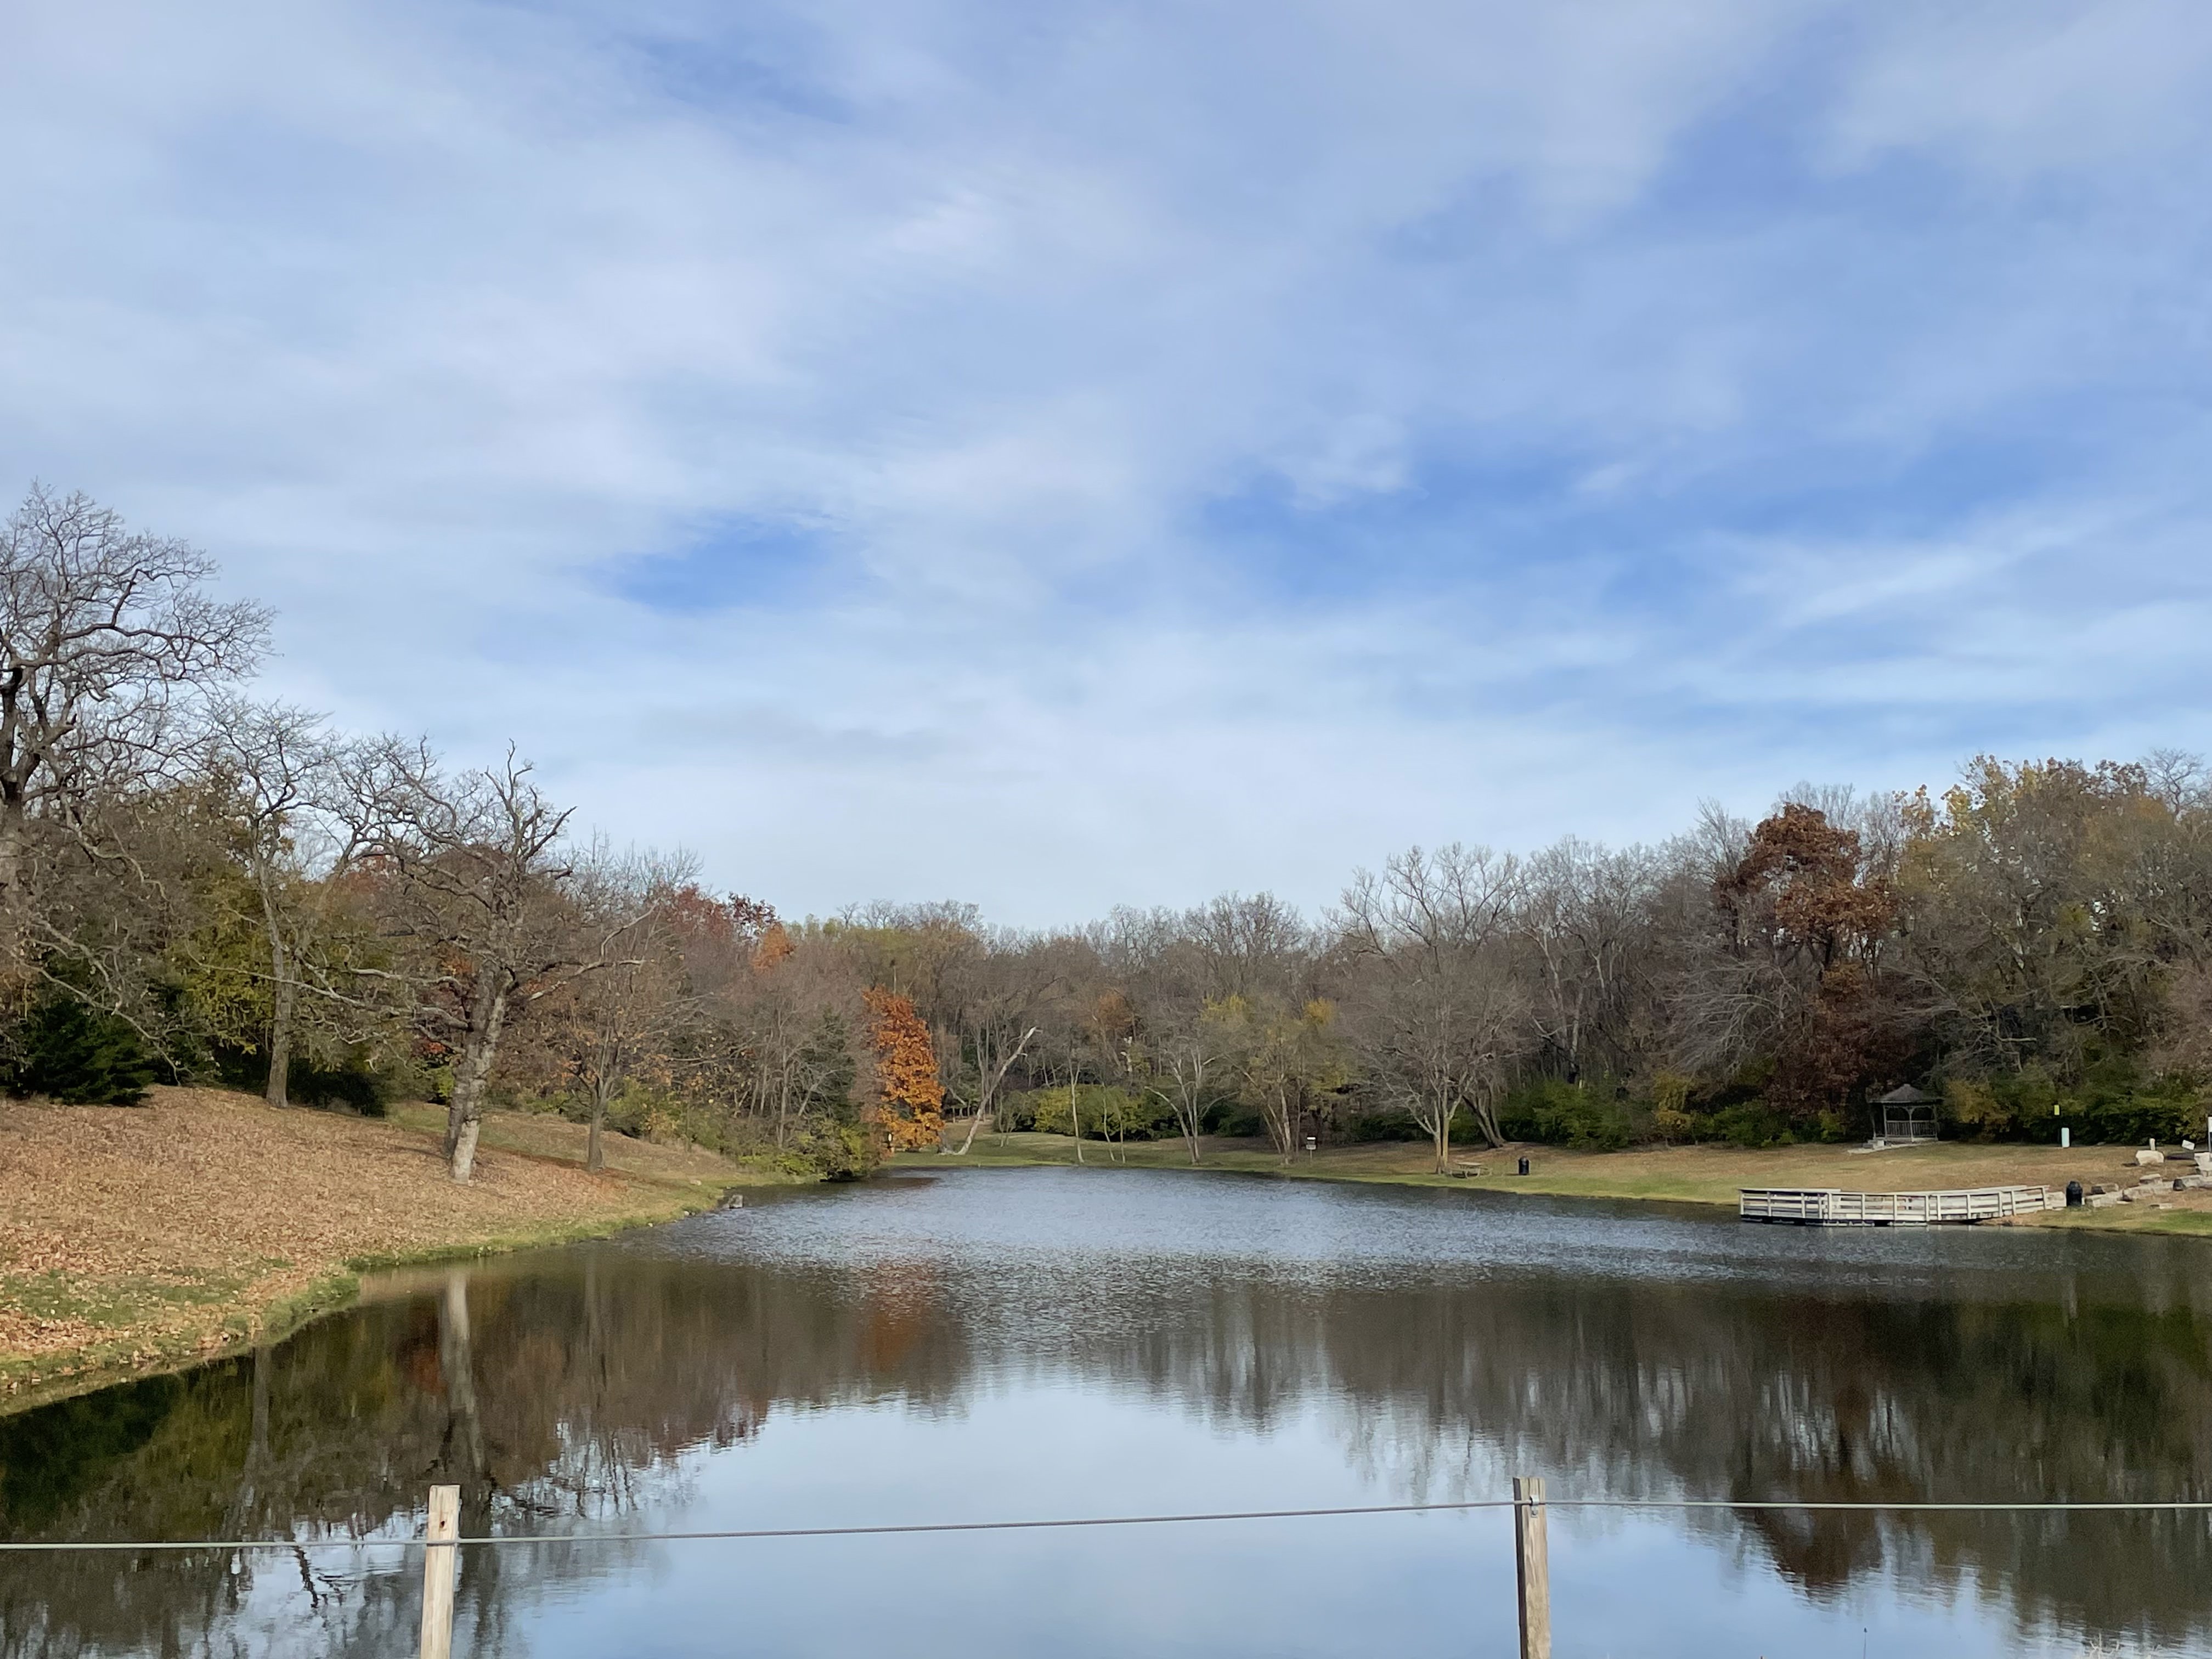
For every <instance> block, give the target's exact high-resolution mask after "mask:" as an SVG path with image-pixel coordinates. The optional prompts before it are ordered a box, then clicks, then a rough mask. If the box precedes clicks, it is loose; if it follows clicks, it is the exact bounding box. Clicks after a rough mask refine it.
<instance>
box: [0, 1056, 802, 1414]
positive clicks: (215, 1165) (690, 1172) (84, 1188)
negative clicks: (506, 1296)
mask: <svg viewBox="0 0 2212 1659" xmlns="http://www.w3.org/2000/svg"><path fill="white" fill-rule="evenodd" d="M443 1126H444V1112H443V1110H442V1109H441V1108H438V1107H434V1106H427V1105H410V1106H403V1107H399V1108H397V1109H395V1110H394V1113H393V1115H392V1116H391V1117H389V1118H386V1119H382V1120H377V1119H368V1118H356V1117H349V1116H344V1115H339V1114H336V1113H330V1112H318V1111H309V1110H304V1109H290V1110H285V1111H276V1110H272V1109H270V1108H269V1107H268V1106H266V1105H264V1103H262V1102H260V1101H259V1100H258V1099H256V1098H253V1097H249V1096H244V1095H236V1094H229V1093H225V1092H222V1091H216V1090H207V1089H157V1090H155V1091H154V1093H153V1096H152V1097H151V1099H150V1100H149V1103H147V1104H146V1105H144V1106H143V1107H114V1106H56V1105H51V1104H46V1103H35V1102H27V1101H12V1100H11V1101H0V1410H5V1409H10V1408H14V1407H20V1406H21V1405H23V1404H26V1403H28V1402H29V1401H33V1400H36V1399H41V1398H46V1397H50V1396H51V1395H54V1394H57V1393H63V1392H70V1391H72V1390H73V1389H76V1388H81V1387H83V1386H88V1384H89V1383H93V1382H95V1381H99V1380H102V1379H104V1378H106V1376H111V1375H117V1374H121V1373H124V1372H127V1371H131V1370H146V1369H153V1368H159V1367H161V1366H163V1365H170V1364H179V1363H184V1362H188V1361H191V1360H195V1359H199V1358H206V1357H209V1356H211V1355H213V1354H216V1353H218V1352H222V1350H224V1349H225V1348H227V1347H230V1346H234V1345H237V1344H240V1343H244V1342H248V1341H251V1340H255V1339H257V1338H259V1337H265V1336H266V1335H268V1334H270V1333H272V1332H273V1331H276V1330H277V1329H280V1328H283V1326H285V1325H288V1324H290V1323H293V1322H296V1321H297V1320H299V1319H300V1318H301V1317H303V1316H306V1315H307V1314H309V1313H312V1312H314V1311H317V1310H320V1309H323V1308H326V1307H331V1306H336V1305H338V1304H342V1303H343V1302H344V1301H346V1300H349V1298H350V1297H352V1295H353V1294H354V1293H355V1291H356V1280H355V1275H356V1274H357V1273H360V1272H362V1271H364V1270H366V1269H368V1268H371V1267H385V1266H391V1265H396V1264H398V1263H401V1262H404V1261H424V1260H431V1259H435V1258H437V1257H440V1256H448V1255H466V1254H475V1253H479V1252H484V1251H491V1250H501V1249H520V1248H523V1247H526V1246H529V1245H533V1244H542V1243H554V1242H557V1241H559V1240H562V1239H568V1238H576V1237H589V1236H593V1235H597V1234H604V1233H608V1232H612V1231H617V1230H619V1229H621V1228H623V1227H629V1226H635V1225H641V1224H644V1223H647V1222H653V1221H659V1220H665V1219H668V1218H672V1217H675V1216H678V1215H681V1214H683V1213H684V1212H687V1211H690V1210H696V1209H700V1208H703V1207H705V1206H708V1205H711V1204H713V1203H714V1201H715V1200H717V1199H718V1198H719V1197H720V1194H722V1193H723V1192H724V1191H725V1190H726V1188H729V1187H731V1186H734V1185H739V1184H749V1183H758V1182H764V1181H766V1180H768V1179H769V1177H766V1176H762V1175H760V1174H759V1173H757V1171H752V1170H747V1169H745V1168H744V1167H742V1166H740V1165H738V1164H732V1163H729V1162H727V1161H726V1160H724V1159H722V1158H718V1157H715V1156H714V1154H712V1153H709V1152H702V1151H700V1150H698V1149H697V1148H695V1147H688V1146H687V1147H666V1146H651V1145H647V1144H645V1143H642V1142H638V1141H633V1140H629V1139H623V1137H621V1136H616V1135H611V1136H609V1137H608V1140H607V1150H608V1161H609V1165H610V1167H609V1168H608V1169H607V1170H605V1171H604V1172H603V1173H601V1174H599V1175H592V1174H588V1173H586V1171H585V1170H584V1168H583V1158H584V1131H583V1129H582V1128H581V1127H580V1126H578V1125H575V1124H572V1123H568V1122H565V1121H562V1120H560V1119H558V1118H553V1117H544V1116H536V1115H513V1114H506V1113H492V1114H489V1115H487V1116H486V1118H485V1121H484V1133H483V1142H482V1151H481V1152H480V1153H479V1155H478V1159H477V1174H476V1179H475V1180H474V1181H473V1182H471V1184H470V1185H469V1186H467V1187H455V1186H454V1185H453V1182H450V1181H448V1180H447V1178H446V1175H445V1169H444V1164H443V1160H442V1158H441V1142H440V1138H441V1132H442V1129H443Z"/></svg>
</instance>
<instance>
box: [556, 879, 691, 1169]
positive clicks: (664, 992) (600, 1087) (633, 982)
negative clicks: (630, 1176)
mask: <svg viewBox="0 0 2212 1659" xmlns="http://www.w3.org/2000/svg"><path fill="white" fill-rule="evenodd" d="M695 874H696V869H695V867H694V865H693V861H692V860H690V858H689V857H688V856H687V855H684V854H677V855H675V856H674V857H672V858H670V857H662V856H659V855H656V854H637V853H627V854H615V853H612V852H611V851H609V849H608V848H606V847H605V845H604V844H596V845H594V846H593V847H592V851H591V854H590V856H589V857H588V858H587V859H586V860H585V862H584V865H583V867H582V868H581V870H580V872H578V877H577V881H576V888H577V891H576V895H575V899H576V906H577V912H578V915H577V920H578V922H579V924H580V927H582V929H583V930H584V933H585V936H586V943H587V944H590V945H592V947H593V948H595V949H598V950H599V951H600V952H601V954H602V956H603V957H605V959H606V960H605V967H604V968H603V969H601V970H600V971H599V972H597V973H593V974H590V975H586V976H583V977H581V978H578V979H575V980H574V981H572V982H571V985H570V987H569V993H568V994H569V997H570V999H571V1000H572V1003H573V1006H571V1008H570V1009H569V1010H568V1015H569V1020H568V1033H569V1042H568V1048H569V1054H570V1064H571V1065H572V1066H573V1067H574V1072H575V1074H576V1077H577V1079H578V1080H579V1081H580V1082H581V1083H582V1084H583V1085H584V1086H585V1088H586V1089H587V1090H588V1091H590V1094H591V1102H592V1120H591V1133H590V1136H589V1139H588V1140H587V1141H586V1151H585V1154H584V1167H585V1168H586V1169H587V1170H599V1169H602V1168H604V1167H605V1147H604V1144H603V1141H604V1136H605V1128H606V1121H607V1108H608V1107H609V1106H610V1105H611V1104H612V1103H613V1102H614V1099H615V1097H617V1095H619V1094H620V1093H621V1092H622V1090H623V1085H624V1084H625V1083H627V1082H628V1081H629V1079H630V1078H631V1076H632V1075H633V1074H634V1073H635V1071H636V1069H637V1067H638V1066H639V1065H640V1064H641V1062H643V1061H644V1060H647V1058H648V1057H649V1056H650V1055H651V1054H653V1052H654V1050H655V1049H656V1048H659V1046H660V1045H662V1044H663V1043H665V1042H666V1040H667V1039H668V1038H669V1037H671V1036H673V1035H674V1034H675V1033H676V1032H677V1031H678V1030H679V1029H680V1028H681V1027H682V1026H683V1025H684V1024H685V1023H686V1022H687V1021H689V1020H690V1018H693V1016H694V1013H695V1010H694V1008H693V1006H692V1000H691V999H690V997H688V996H687V995H686V994H685V992H684V983H683V963H682V961H681V959H680V958H679V957H678V955H677V951H676V948H675V939H674V938H673V937H672V933H671V928H670V927H669V920H670V918H669V915H668V901H669V900H670V898H671V896H674V895H675V894H676V893H677V892H678V891H679V890H683V889H684V888H685V887H686V885H687V884H690V882H691V880H692V878H693V877H694V876H695Z"/></svg>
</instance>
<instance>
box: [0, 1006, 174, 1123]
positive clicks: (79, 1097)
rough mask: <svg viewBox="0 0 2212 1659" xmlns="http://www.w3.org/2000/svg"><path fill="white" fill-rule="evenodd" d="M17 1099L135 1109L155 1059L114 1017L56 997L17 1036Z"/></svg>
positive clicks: (34, 1013)
mask: <svg viewBox="0 0 2212 1659" xmlns="http://www.w3.org/2000/svg"><path fill="white" fill-rule="evenodd" d="M15 1056H16V1058H15V1067H14V1073H15V1075H14V1077H13V1079H11V1082H12V1085H13V1086H14V1088H15V1090H16V1091H17V1092H19V1093H22V1094H33V1095H47V1096H51V1097H52V1098H53V1099H55V1100H58V1101H61V1102H63V1103H65V1104H68V1105H71V1106H135V1105H137V1103H139V1102H140V1101H142V1100H143V1099H145V1098H146V1091H147V1088H148V1087H149V1085H151V1084H152V1083H153V1081H154V1057H153V1055H152V1054H149V1053H148V1052H147V1048H146V1044H145V1042H144V1041H143V1039H142V1038H140V1036H139V1035H138V1033H137V1031H136V1030H132V1029H131V1026H130V1025H129V1024H127V1023H125V1021H123V1020H120V1019H118V1018H116V1017H115V1016H114V1015H112V1014H110V1013H106V1012H103V1011H101V1010H100V1009H97V1008H94V1007H91V1006H88V1005H87V1004H86V1003H84V1002H82V1001H81V1000H78V999H77V998H76V997H74V996H71V995H70V994H69V993H67V992H65V991H54V992H51V993H49V994H47V995H46V998H45V999H44V1000H41V1001H40V1003H39V1004H38V1005H37V1006H34V1007H33V1009H32V1010H31V1012H30V1013H29V1014H27V1016H25V1018H24V1020H23V1023H22V1024H21V1026H19V1027H18V1028H17V1029H16V1031H15Z"/></svg>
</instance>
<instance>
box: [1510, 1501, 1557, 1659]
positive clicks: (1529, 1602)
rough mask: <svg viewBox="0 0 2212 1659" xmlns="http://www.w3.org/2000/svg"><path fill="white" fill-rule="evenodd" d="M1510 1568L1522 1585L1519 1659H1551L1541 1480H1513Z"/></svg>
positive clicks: (1549, 1593)
mask: <svg viewBox="0 0 2212 1659" xmlns="http://www.w3.org/2000/svg"><path fill="white" fill-rule="evenodd" d="M1513 1566H1514V1571H1515V1574H1516V1577H1518V1578H1519V1580H1520V1585H1521V1659H1552V1564H1551V1552H1550V1550H1549V1548H1548V1547H1547V1545H1546V1543H1545V1541H1544V1480H1543V1477H1542V1476H1541V1475H1534V1474H1516V1475H1515V1476H1514V1477H1513Z"/></svg>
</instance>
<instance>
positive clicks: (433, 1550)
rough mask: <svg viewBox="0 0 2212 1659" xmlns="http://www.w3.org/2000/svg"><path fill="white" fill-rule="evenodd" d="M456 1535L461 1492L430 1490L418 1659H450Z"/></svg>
mask: <svg viewBox="0 0 2212 1659" xmlns="http://www.w3.org/2000/svg"><path fill="white" fill-rule="evenodd" d="M460 1535H461V1489H460V1488H459V1486H433V1487H431V1488H430V1522H429V1525H428V1528H426V1530H425V1531H424V1533H423V1536H424V1538H425V1539H426V1540H427V1542H426V1543H425V1544H424V1545H423V1547H422V1659H453V1583H454V1581H455V1580H456V1579H457V1578H459V1577H460V1572H461V1553H460V1551H459V1549H457V1548H456V1547H454V1546H453V1542H452V1541H453V1539H456V1538H458V1537H459V1536H460Z"/></svg>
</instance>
